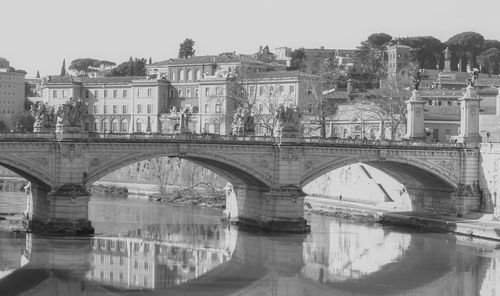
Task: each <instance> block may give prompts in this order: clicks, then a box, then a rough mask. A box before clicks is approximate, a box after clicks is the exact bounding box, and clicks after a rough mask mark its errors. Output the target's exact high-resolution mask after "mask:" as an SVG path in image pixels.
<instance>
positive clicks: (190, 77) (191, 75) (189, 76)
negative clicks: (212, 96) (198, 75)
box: [188, 69, 193, 81]
mask: <svg viewBox="0 0 500 296" xmlns="http://www.w3.org/2000/svg"><path fill="white" fill-rule="evenodd" d="M188 80H189V81H191V80H193V71H191V69H189V70H188Z"/></svg>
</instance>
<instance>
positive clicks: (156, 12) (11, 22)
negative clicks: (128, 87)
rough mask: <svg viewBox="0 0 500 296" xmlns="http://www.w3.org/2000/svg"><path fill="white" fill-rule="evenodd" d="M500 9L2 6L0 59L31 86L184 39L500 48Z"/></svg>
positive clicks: (146, 2)
mask: <svg viewBox="0 0 500 296" xmlns="http://www.w3.org/2000/svg"><path fill="white" fill-rule="evenodd" d="M499 8H500V0H474V1H473V0H413V1H407V0H399V1H398V0H343V1H338V0H306V1H296V0H289V1H285V0H251V1H243V0H175V1H171V0H168V1H167V0H140V1H132V0H121V1H120V0H79V1H75V0H43V1H42V0H30V1H28V0H2V1H0V16H1V17H0V56H2V57H5V58H7V59H8V60H9V61H10V62H11V65H12V66H13V67H15V68H16V69H24V70H26V71H28V75H27V77H34V76H35V74H36V71H37V70H40V74H41V75H42V76H45V75H50V74H59V72H60V70H61V65H62V60H63V59H66V65H67V66H69V64H70V62H71V61H72V60H73V59H76V58H80V57H92V58H96V59H105V60H110V61H113V62H115V63H117V64H119V63H121V62H124V61H127V60H128V58H129V57H130V56H133V57H146V58H148V57H152V59H153V62H154V61H160V60H165V59H168V58H171V57H177V53H178V49H179V44H180V43H181V42H182V41H183V40H184V39H185V38H191V39H193V40H194V41H195V42H196V44H195V49H196V54H197V55H203V54H218V53H221V52H226V51H236V52H237V53H254V52H256V51H257V50H258V48H259V46H260V45H263V46H264V45H269V47H270V49H271V50H272V49H274V48H275V47H280V46H288V47H291V48H292V49H295V48H299V47H305V48H317V47H319V46H325V47H326V48H355V47H356V46H358V45H359V43H360V42H361V41H362V40H365V39H366V38H367V37H368V35H370V34H371V33H378V32H385V33H388V34H390V35H392V36H397V37H402V36H425V35H431V36H434V37H436V38H438V39H440V40H441V41H446V40H447V39H448V38H449V37H451V36H452V35H454V34H457V33H460V32H464V31H475V32H478V33H480V34H482V35H483V36H484V37H485V38H486V39H497V40H500V9H499Z"/></svg>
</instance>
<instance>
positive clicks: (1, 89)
mask: <svg viewBox="0 0 500 296" xmlns="http://www.w3.org/2000/svg"><path fill="white" fill-rule="evenodd" d="M24 75H25V74H23V73H18V72H15V71H12V70H11V68H10V63H9V61H8V60H7V59H5V58H2V57H0V122H2V124H0V131H2V130H3V131H4V132H5V131H11V130H14V129H15V121H16V115H18V114H19V113H21V112H23V110H24V90H25V89H24V87H25V79H24Z"/></svg>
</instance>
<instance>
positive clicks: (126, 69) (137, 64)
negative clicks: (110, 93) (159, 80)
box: [107, 57, 146, 77]
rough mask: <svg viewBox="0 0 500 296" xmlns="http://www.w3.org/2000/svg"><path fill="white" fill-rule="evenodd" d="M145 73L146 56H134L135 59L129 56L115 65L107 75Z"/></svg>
mask: <svg viewBox="0 0 500 296" xmlns="http://www.w3.org/2000/svg"><path fill="white" fill-rule="evenodd" d="M145 75H146V58H140V59H138V58H136V59H135V60H134V59H132V57H130V59H129V60H128V61H127V62H123V63H121V64H120V65H118V66H116V68H114V69H113V70H111V72H110V73H109V74H108V75H107V76H108V77H112V76H145Z"/></svg>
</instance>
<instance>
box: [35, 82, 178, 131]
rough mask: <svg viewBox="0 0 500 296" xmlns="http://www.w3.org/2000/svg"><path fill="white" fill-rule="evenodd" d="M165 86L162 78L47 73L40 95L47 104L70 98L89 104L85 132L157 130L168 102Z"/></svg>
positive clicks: (63, 101)
mask: <svg viewBox="0 0 500 296" xmlns="http://www.w3.org/2000/svg"><path fill="white" fill-rule="evenodd" d="M168 88H169V83H168V81H166V80H164V79H159V80H156V79H145V78H144V77H102V78H86V77H74V76H69V75H67V76H48V77H46V78H44V80H43V83H42V94H43V95H42V98H43V102H45V103H47V104H49V105H51V106H52V105H60V104H64V103H65V102H66V101H67V100H68V99H69V98H71V97H74V98H82V99H84V100H85V101H86V102H87V103H88V105H89V110H88V114H87V115H86V117H85V122H84V128H85V130H86V131H95V132H161V125H160V124H159V114H160V113H161V112H165V111H166V108H167V106H168V105H169V103H168Z"/></svg>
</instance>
